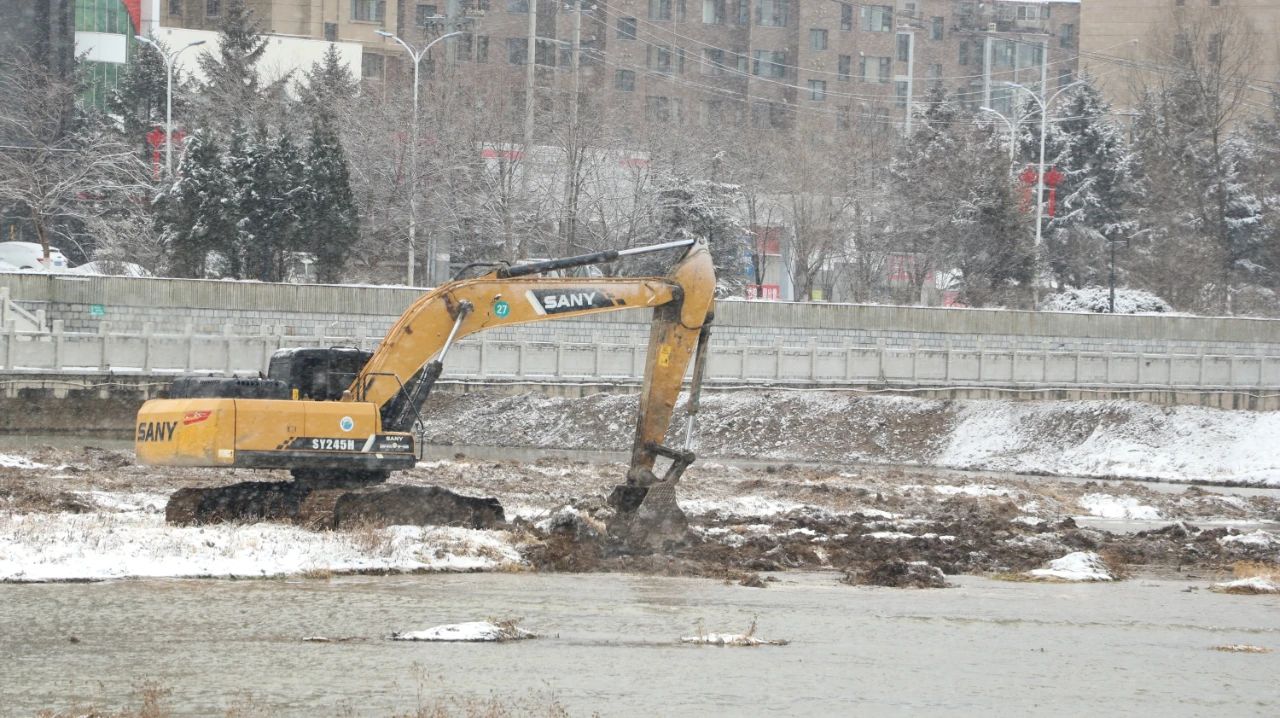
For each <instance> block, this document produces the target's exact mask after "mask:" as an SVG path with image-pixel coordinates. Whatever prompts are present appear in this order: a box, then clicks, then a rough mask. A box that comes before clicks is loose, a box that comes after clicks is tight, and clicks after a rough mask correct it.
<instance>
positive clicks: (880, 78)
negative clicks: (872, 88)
mask: <svg viewBox="0 0 1280 718" xmlns="http://www.w3.org/2000/svg"><path fill="white" fill-rule="evenodd" d="M860 59H861V62H860V63H859V65H858V77H859V78H861V80H862V81H863V82H879V83H884V82H888V81H889V72H890V70H891V69H892V68H893V58H891V57H871V56H870V55H864V56H863V57H862V58H860Z"/></svg>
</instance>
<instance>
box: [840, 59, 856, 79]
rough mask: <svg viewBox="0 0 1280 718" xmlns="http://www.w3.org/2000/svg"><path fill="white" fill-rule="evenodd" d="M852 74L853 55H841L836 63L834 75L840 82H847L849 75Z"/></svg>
mask: <svg viewBox="0 0 1280 718" xmlns="http://www.w3.org/2000/svg"><path fill="white" fill-rule="evenodd" d="M852 74H853V56H852V55H841V56H840V59H839V61H838V62H837V63H836V75H837V76H838V77H839V78H840V80H841V81H842V82H848V81H849V76H850V75H852Z"/></svg>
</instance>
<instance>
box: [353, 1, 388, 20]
mask: <svg viewBox="0 0 1280 718" xmlns="http://www.w3.org/2000/svg"><path fill="white" fill-rule="evenodd" d="M386 18H387V0H351V19H352V20H355V21H357V22H382V21H384V20H386Z"/></svg>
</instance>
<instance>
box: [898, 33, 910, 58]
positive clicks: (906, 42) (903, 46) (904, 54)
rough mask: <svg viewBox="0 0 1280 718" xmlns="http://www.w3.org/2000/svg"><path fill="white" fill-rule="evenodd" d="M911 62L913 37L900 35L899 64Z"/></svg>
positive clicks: (908, 34) (905, 34)
mask: <svg viewBox="0 0 1280 718" xmlns="http://www.w3.org/2000/svg"><path fill="white" fill-rule="evenodd" d="M909 60H911V35H910V33H905V32H900V33H898V62H908V61H909Z"/></svg>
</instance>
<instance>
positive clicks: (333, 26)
mask: <svg viewBox="0 0 1280 718" xmlns="http://www.w3.org/2000/svg"><path fill="white" fill-rule="evenodd" d="M324 39H325V41H327V42H337V41H338V23H336V22H326V23H325V24H324Z"/></svg>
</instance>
